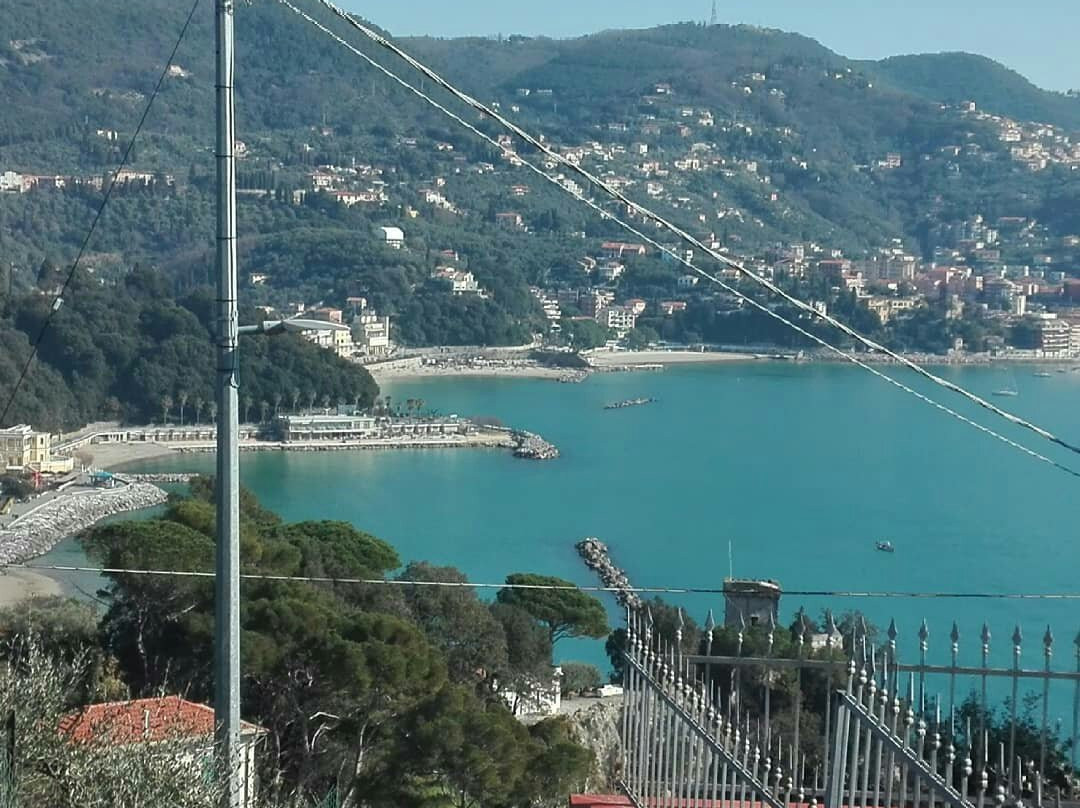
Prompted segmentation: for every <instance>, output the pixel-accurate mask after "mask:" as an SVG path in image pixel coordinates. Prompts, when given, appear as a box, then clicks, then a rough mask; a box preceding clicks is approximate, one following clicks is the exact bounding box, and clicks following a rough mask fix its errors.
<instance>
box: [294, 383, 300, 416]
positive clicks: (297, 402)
mask: <svg viewBox="0 0 1080 808" xmlns="http://www.w3.org/2000/svg"><path fill="white" fill-rule="evenodd" d="M299 407H300V390H299V388H293V391H292V411H293V412H299Z"/></svg>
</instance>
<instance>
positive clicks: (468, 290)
mask: <svg viewBox="0 0 1080 808" xmlns="http://www.w3.org/2000/svg"><path fill="white" fill-rule="evenodd" d="M431 277H432V278H436V279H438V280H442V281H448V282H449V283H450V291H451V292H452V293H453V294H455V295H478V296H479V297H486V294H485V292H484V290H483V289H481V288H480V284H479V283H477V282H476V278H475V277H474V276H473V274H472V273H471V272H466V271H464V270H461V269H454V268H453V267H436V268H435V271H434V272H432V273H431Z"/></svg>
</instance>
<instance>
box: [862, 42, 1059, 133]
mask: <svg viewBox="0 0 1080 808" xmlns="http://www.w3.org/2000/svg"><path fill="white" fill-rule="evenodd" d="M867 68H868V70H869V71H870V72H872V73H874V74H876V75H878V76H880V77H881V78H882V79H883V80H885V81H887V82H889V83H890V84H891V85H893V86H894V87H896V88H898V89H901V90H905V91H907V92H911V93H916V94H918V95H921V96H923V97H925V98H927V99H928V100H930V101H943V102H945V103H949V104H959V103H962V102H965V101H975V102H977V103H978V105H979V107H981V108H985V109H988V110H992V111H993V112H996V113H998V114H999V115H1007V116H1008V117H1010V118H1017V119H1019V120H1023V121H1045V122H1047V123H1053V124H1056V125H1058V126H1064V127H1066V128H1068V129H1073V130H1078V129H1080V99H1078V98H1075V97H1069V96H1067V95H1064V94H1062V93H1055V92H1050V91H1048V90H1041V89H1039V88H1038V87H1036V86H1035V85H1034V84H1032V83H1031V82H1030V81H1028V80H1027V79H1026V78H1024V77H1023V76H1021V75H1020V74H1019V73H1017V72H1016V71H1014V70H1010V69H1008V68H1007V67H1005V66H1004V65H1001V64H999V63H997V62H995V61H993V60H991V59H987V58H986V57H985V56H977V55H974V54H970V53H924V54H919V55H918V56H893V57H891V58H889V59H884V60H882V61H880V62H877V63H873V64H868V65H867Z"/></svg>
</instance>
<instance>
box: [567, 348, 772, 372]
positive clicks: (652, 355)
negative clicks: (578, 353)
mask: <svg viewBox="0 0 1080 808" xmlns="http://www.w3.org/2000/svg"><path fill="white" fill-rule="evenodd" d="M586 358H587V359H588V360H589V362H590V363H591V364H592V365H593V366H595V367H598V368H605V367H634V366H636V365H688V364H705V363H712V362H752V361H754V360H755V359H759V358H760V357H758V356H755V355H754V354H748V353H727V352H720V351H597V352H595V353H590V354H588V355H587V356H586Z"/></svg>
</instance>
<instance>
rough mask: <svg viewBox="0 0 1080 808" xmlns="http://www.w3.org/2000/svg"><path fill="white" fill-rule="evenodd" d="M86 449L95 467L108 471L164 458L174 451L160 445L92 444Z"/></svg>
mask: <svg viewBox="0 0 1080 808" xmlns="http://www.w3.org/2000/svg"><path fill="white" fill-rule="evenodd" d="M87 449H88V451H89V452H90V454H91V455H93V458H94V460H93V465H94V466H95V467H97V468H99V469H109V470H115V469H116V468H117V467H119V466H123V465H124V464H125V463H131V462H132V461H134V460H149V459H150V458H153V457H165V456H166V455H171V454H173V453H174V452H175V451H176V450H175V449H172V448H170V447H168V446H166V445H164V444H162V443H94V444H91V445H90V446H89V447H87Z"/></svg>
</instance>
